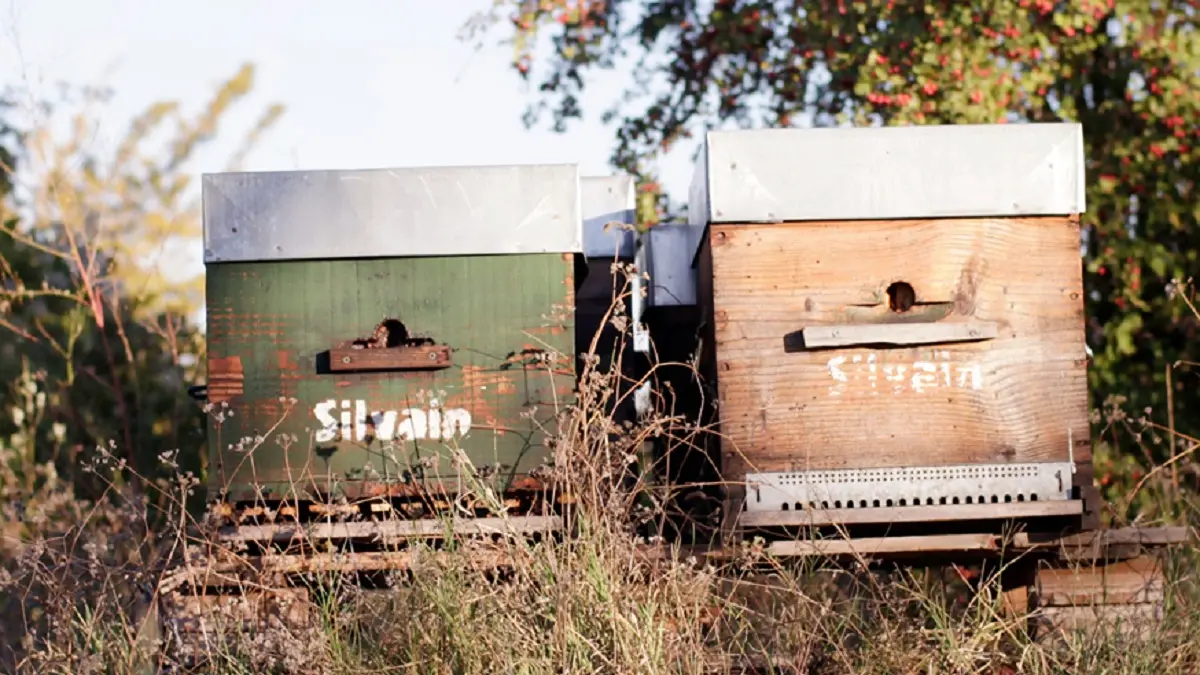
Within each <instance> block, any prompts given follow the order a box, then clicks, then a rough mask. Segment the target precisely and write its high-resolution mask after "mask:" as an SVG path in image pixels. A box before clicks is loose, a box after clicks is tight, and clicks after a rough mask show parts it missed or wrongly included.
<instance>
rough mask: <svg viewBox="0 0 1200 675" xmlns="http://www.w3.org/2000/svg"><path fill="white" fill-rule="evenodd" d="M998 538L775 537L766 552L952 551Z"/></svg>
mask: <svg viewBox="0 0 1200 675" xmlns="http://www.w3.org/2000/svg"><path fill="white" fill-rule="evenodd" d="M999 550H1000V538H999V537H998V536H996V535H992V534H944V535H929V536H919V537H861V538H855V539H807V540H798V541H776V542H771V543H770V544H769V545H768V546H767V552H768V553H770V554H772V555H776V556H780V557H788V556H844V555H864V556H870V555H881V554H900V553H953V552H967V551H999Z"/></svg>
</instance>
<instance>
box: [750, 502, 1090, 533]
mask: <svg viewBox="0 0 1200 675" xmlns="http://www.w3.org/2000/svg"><path fill="white" fill-rule="evenodd" d="M1082 513H1083V503H1082V502H1081V501H1078V500H1053V501H1038V502H1013V503H1010V504H956V505H946V506H901V507H891V508H886V507H885V508H865V509H804V510H801V511H746V512H743V513H740V514H738V519H739V521H740V522H739V524H740V525H741V526H742V527H806V526H824V525H858V524H888V523H925V522H948V521H955V520H1003V519H1009V518H1042V517H1051V516H1078V515H1081V514H1082Z"/></svg>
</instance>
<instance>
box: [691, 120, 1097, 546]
mask: <svg viewBox="0 0 1200 675" xmlns="http://www.w3.org/2000/svg"><path fill="white" fill-rule="evenodd" d="M1082 152H1083V143H1082V133H1081V129H1080V127H1079V126H1078V125H1074V124H1026V125H1011V126H1009V125H964V126H923V127H890V128H857V129H787V130H753V131H735V132H713V133H709V134H708V136H707V139H706V143H705V147H704V149H703V153H702V156H701V160H700V162H699V164H698V166H697V169H696V175H695V180H694V183H693V186H692V188H691V194H690V198H689V199H690V204H689V213H690V216H689V218H690V219H691V220H692V221H693V223H694V224H698V225H706V226H707V234H706V236H705V238H704V241H703V243H702V246H701V250H700V252H699V254H698V259H697V265H698V269H699V273H698V285H699V286H700V292H699V295H700V303H701V305H702V306H703V307H704V308H705V312H706V321H707V324H708V327H709V328H708V329H709V331H710V332H709V334H710V337H711V342H712V345H713V349H711V350H710V351H709V352H708V356H707V357H706V365H707V367H708V368H709V373H710V375H711V376H713V377H715V378H716V381H717V388H718V391H719V407H720V412H719V415H720V421H721V433H722V436H723V439H724V440H723V442H722V443H723V445H722V453H721V454H722V472H723V477H724V479H725V480H727V481H732V482H735V483H739V484H742V485H744V486H745V490H744V502H743V503H740V504H738V503H736V502H737V501H740V499H741V494H740V492H739V491H737V490H735V491H733V492H731V495H732V497H731V498H732V499H733V500H734V503H731V504H729V508H730V510H731V511H732V512H739V511H740V512H741V513H740V515H739V516H738V519H739V522H740V523H742V524H744V525H751V524H762V525H771V524H775V525H783V524H798V523H804V522H811V523H815V524H820V523H880V522H889V523H890V522H902V521H946V520H964V519H965V520H974V519H991V518H1017V517H1019V518H1026V517H1028V518H1034V517H1040V516H1054V517H1058V518H1060V519H1061V518H1067V519H1073V518H1078V517H1079V516H1080V514H1081V513H1082V512H1083V500H1082V499H1081V497H1083V496H1086V495H1087V493H1088V488H1089V486H1090V485H1091V483H1092V481H1091V477H1092V470H1091V452H1090V449H1091V448H1090V442H1089V438H1090V434H1089V426H1088V408H1087V405H1088V403H1087V382H1086V368H1087V365H1086V347H1085V343H1084V319H1083V309H1084V298H1083V287H1082V263H1081V259H1080V228H1079V214H1081V213H1082V212H1083V211H1084V192H1083V191H1084V175H1083V158H1082Z"/></svg>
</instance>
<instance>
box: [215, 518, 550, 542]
mask: <svg viewBox="0 0 1200 675" xmlns="http://www.w3.org/2000/svg"><path fill="white" fill-rule="evenodd" d="M561 528H562V518H560V517H558V516H514V517H512V518H463V519H454V520H451V521H449V522H447V521H442V520H436V519H422V520H384V521H378V522H372V521H362V522H342V523H322V522H315V523H288V524H273V525H242V526H238V527H231V528H226V529H224V530H222V531H221V532H220V534H219V535H218V537H219V539H220V540H221V541H227V542H233V541H243V542H245V541H259V542H268V541H269V542H289V541H303V540H315V539H337V540H342V539H403V538H414V537H445V536H489V535H497V534H501V535H503V534H529V533H534V532H550V531H554V530H558V529H561Z"/></svg>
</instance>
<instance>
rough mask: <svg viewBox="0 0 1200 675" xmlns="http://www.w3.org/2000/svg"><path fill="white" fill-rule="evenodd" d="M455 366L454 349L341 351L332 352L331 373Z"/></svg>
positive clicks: (423, 348)
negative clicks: (451, 350) (452, 353)
mask: <svg viewBox="0 0 1200 675" xmlns="http://www.w3.org/2000/svg"><path fill="white" fill-rule="evenodd" d="M452 364H453V359H452V357H451V352H450V348H449V347H447V346H446V345H420V346H415V347H386V348H382V349H354V348H352V347H337V348H334V349H331V350H329V370H331V371H333V372H335V373H336V372H349V371H356V370H440V369H442V368H449V367H450V366H451V365H452Z"/></svg>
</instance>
